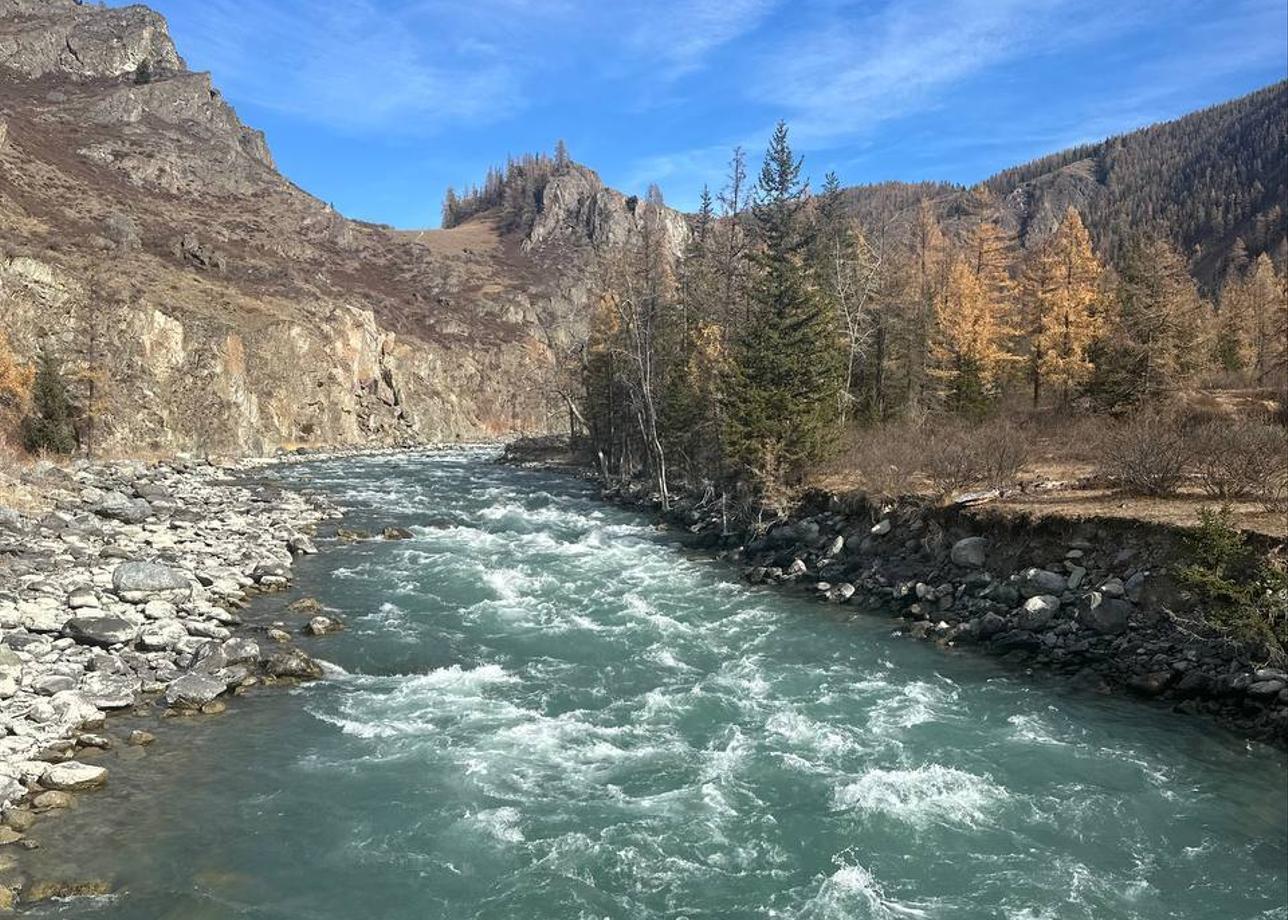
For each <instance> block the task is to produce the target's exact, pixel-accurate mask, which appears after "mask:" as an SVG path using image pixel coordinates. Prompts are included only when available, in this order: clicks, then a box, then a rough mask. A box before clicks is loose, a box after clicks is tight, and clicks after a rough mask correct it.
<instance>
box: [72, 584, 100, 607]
mask: <svg viewBox="0 0 1288 920" xmlns="http://www.w3.org/2000/svg"><path fill="white" fill-rule="evenodd" d="M67 606H68V607H70V608H71V609H72V610H83V609H85V608H93V609H98V608H100V607H102V606H103V605H102V603H101V602H100V601H99V599H98V595H97V594H95V593H94V589H93V588H90V587H80V588H73V589H72V591H71V592H69V593H68V595H67Z"/></svg>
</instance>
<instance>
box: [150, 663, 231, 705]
mask: <svg viewBox="0 0 1288 920" xmlns="http://www.w3.org/2000/svg"><path fill="white" fill-rule="evenodd" d="M227 689H228V687H227V685H226V684H225V683H224V682H223V681H222V680H220V679H219V678H217V677H214V676H212V675H210V674H201V673H197V672H189V673H187V674H184V675H182V676H181V677H178V678H175V679H174V680H172V681H170V686H168V687H166V688H165V701H166V703H168V704H169V705H170V706H173V707H174V708H176V709H200V708H201V707H202V706H204V705H206V704H207V703H209V702H210V701H211V700H213V699H214V698H215V697H217V696H219V694H221V693H223V692H224V691H225V690H227Z"/></svg>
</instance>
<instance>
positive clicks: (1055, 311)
mask: <svg viewBox="0 0 1288 920" xmlns="http://www.w3.org/2000/svg"><path fill="white" fill-rule="evenodd" d="M1102 271H1103V268H1102V266H1101V264H1100V261H1099V260H1098V259H1097V258H1096V255H1095V253H1094V252H1093V251H1092V248H1091V236H1090V235H1089V234H1088V233H1087V228H1086V227H1085V226H1084V225H1083V223H1082V217H1081V216H1080V215H1079V214H1078V212H1077V210H1076V209H1074V208H1072V207H1071V208H1069V209H1068V211H1066V212H1065V215H1064V219H1063V220H1062V221H1061V222H1060V226H1059V227H1058V228H1057V229H1056V232H1055V233H1054V234H1052V235H1051V236H1050V237H1049V238H1048V239H1047V240H1046V241H1045V242H1043V243H1042V245H1040V246H1039V247H1038V248H1037V249H1036V250H1034V251H1033V252H1032V254H1031V255H1030V256H1029V259H1028V261H1027V264H1026V265H1025V267H1024V275H1023V279H1022V284H1021V300H1022V305H1023V318H1024V327H1025V328H1024V334H1025V335H1026V337H1027V340H1028V346H1029V349H1028V352H1029V353H1028V355H1027V363H1028V374H1029V380H1030V383H1031V384H1032V388H1033V404H1034V405H1035V406H1036V405H1038V404H1039V403H1040V402H1041V399H1042V394H1043V391H1044V390H1045V389H1046V388H1048V387H1049V388H1051V389H1054V390H1055V391H1056V392H1057V393H1059V395H1060V399H1061V400H1062V401H1063V402H1068V401H1069V400H1070V399H1071V398H1072V397H1073V395H1074V393H1076V392H1077V390H1078V388H1079V387H1081V386H1082V384H1084V383H1085V382H1086V381H1087V380H1089V379H1090V377H1091V374H1092V371H1093V365H1092V362H1091V360H1090V357H1089V352H1090V349H1091V346H1092V343H1093V342H1094V341H1095V340H1096V337H1097V335H1098V334H1099V331H1100V328H1101V322H1100V315H1099V313H1098V312H1097V309H1096V307H1097V300H1098V293H1099V281H1100V275H1101V272H1102Z"/></svg>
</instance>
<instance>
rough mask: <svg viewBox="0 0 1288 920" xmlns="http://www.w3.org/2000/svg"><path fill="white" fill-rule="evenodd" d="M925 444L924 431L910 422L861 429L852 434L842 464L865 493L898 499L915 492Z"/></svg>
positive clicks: (844, 470) (840, 461) (845, 471)
mask: <svg viewBox="0 0 1288 920" xmlns="http://www.w3.org/2000/svg"><path fill="white" fill-rule="evenodd" d="M923 444H924V439H923V435H922V433H921V432H920V431H919V430H917V429H916V428H914V427H912V426H909V425H887V426H884V427H882V428H871V429H861V430H859V431H856V432H854V433H853V434H852V435H851V440H850V445H849V447H848V448H847V449H846V450H845V452H844V454H842V456H841V457H840V458H839V465H840V467H841V469H842V471H843V472H844V473H846V474H849V475H853V476H854V477H855V478H857V479H858V482H859V485H860V486H861V487H862V489H863V490H864V491H865V492H867V493H869V494H871V495H877V496H881V497H885V498H898V497H899V496H901V495H907V494H909V493H911V492H913V491H915V487H916V483H917V468H918V467H919V466H920V465H921V455H922V451H923Z"/></svg>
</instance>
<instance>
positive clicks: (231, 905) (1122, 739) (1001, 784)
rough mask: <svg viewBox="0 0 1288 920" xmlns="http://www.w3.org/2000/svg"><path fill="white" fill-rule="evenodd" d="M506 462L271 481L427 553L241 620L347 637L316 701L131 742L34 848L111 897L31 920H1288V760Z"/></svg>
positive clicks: (308, 471)
mask: <svg viewBox="0 0 1288 920" xmlns="http://www.w3.org/2000/svg"><path fill="white" fill-rule="evenodd" d="M490 459H491V455H490V454H488V453H487V452H480V451H471V450H461V451H455V452H445V453H436V454H431V455H424V456H407V455H402V456H395V457H383V458H367V459H348V460H337V461H320V462H312V463H308V464H302V465H299V466H296V467H291V468H286V469H284V470H282V471H278V472H275V473H274V475H278V476H281V477H282V478H284V479H285V480H287V481H288V482H289V483H294V484H297V485H300V486H306V487H309V488H313V489H318V490H321V491H324V492H326V493H328V494H329V495H331V496H332V497H333V498H334V499H335V500H336V501H338V502H339V503H341V504H342V505H343V506H345V507H346V508H347V509H349V511H350V514H349V520H348V521H347V522H346V523H347V524H348V526H351V527H369V528H373V529H379V528H381V527H384V526H387V525H399V526H405V527H408V528H410V529H411V530H412V531H413V532H414V534H415V537H414V538H413V539H411V540H406V541H391V542H385V541H367V542H360V543H354V544H349V545H339V546H334V547H328V548H326V549H324V552H323V553H322V554H321V555H319V556H316V557H310V558H307V559H304V560H302V561H301V563H300V564H299V566H298V567H297V568H298V575H297V579H298V580H297V584H296V586H295V588H294V590H293V591H292V593H291V594H290V595H289V596H286V597H283V598H279V599H277V600H276V601H274V602H257V603H256V605H255V608H256V609H255V610H254V611H252V614H251V617H252V619H259V620H263V619H265V618H267V619H272V618H275V617H285V616H286V614H285V613H284V612H283V611H282V609H281V605H283V604H285V603H286V602H287V601H289V600H290V599H292V598H294V597H298V596H300V595H303V594H309V595H313V596H316V597H318V598H319V599H320V600H321V601H322V602H323V603H324V604H325V605H326V606H327V607H328V608H330V609H331V610H332V611H333V612H334V614H335V615H338V616H339V617H340V618H341V619H343V620H344V621H345V622H346V623H347V624H348V629H347V631H345V632H344V633H342V634H340V635H337V636H333V637H328V638H325V639H319V640H311V641H310V643H309V644H308V645H307V646H306V647H307V648H308V650H309V651H310V653H312V654H315V655H317V656H319V657H321V658H323V659H325V660H326V661H327V662H329V663H330V664H331V665H332V668H331V670H332V675H331V679H329V680H327V681H323V682H320V683H317V684H313V685H309V686H305V687H302V688H300V689H298V690H294V691H289V692H282V691H266V692H259V693H256V694H254V695H252V696H251V697H249V698H242V699H237V700H234V701H233V702H232V703H231V705H230V711H229V712H228V713H226V714H224V715H222V716H215V717H203V718H199V719H168V720H163V721H162V723H161V725H160V727H153V726H151V725H149V726H145V727H149V729H150V730H153V731H155V732H156V733H157V734H158V736H159V737H158V741H157V742H156V744H154V745H153V746H151V747H150V748H148V749H146V750H145V751H144V750H140V749H137V748H127V747H125V746H118V747H117V748H116V749H115V750H114V751H113V752H112V753H111V754H110V755H109V756H108V757H107V758H106V759H105V760H104V761H103V762H104V763H105V764H106V765H107V766H108V767H109V770H110V771H111V779H110V782H109V785H108V788H107V789H106V790H104V791H103V792H101V793H96V794H93V795H89V796H84V797H82V798H81V799H80V801H79V804H78V807H76V808H74V809H71V810H69V812H68V813H67V814H66V815H64V816H61V817H59V818H57V819H50V820H46V821H44V822H42V823H41V824H39V825H38V826H37V828H36V829H34V830H33V832H32V836H33V837H34V838H35V839H37V840H39V841H40V842H41V843H42V844H43V848H42V850H40V851H37V854H38V855H39V854H48V855H44V856H40V858H41V859H43V860H45V865H44V866H43V871H44V872H45V873H46V874H52V875H58V874H59V873H60V872H61V873H62V874H63V875H67V876H71V875H75V876H76V877H84V876H89V875H102V876H104V877H108V878H111V879H112V880H113V881H114V882H115V883H116V885H117V886H118V892H117V893H116V894H114V895H112V896H110V897H108V898H103V899H84V900H75V901H69V902H65V903H62V904H54V905H50V906H46V907H43V908H41V909H39V910H38V911H36V912H35V914H34V915H35V916H42V917H43V916H51V917H52V916H57V917H71V916H75V917H89V918H101V920H119V918H131V920H135V918H138V920H144V918H146V920H156V918H160V920H179V918H183V920H205V918H225V917H229V918H260V920H288V918H290V920H295V918H310V920H312V918H317V920H353V918H368V917H369V918H390V920H402V918H406V920H426V918H443V920H468V918H480V920H509V918H514V920H547V918H548V920H601V918H612V920H652V918H659V920H660V918H668V920H680V918H689V920H697V918H712V920H717V918H718V920H726V918H727V920H740V918H800V920H824V918H836V920H840V918H952V920H973V918H999V920H1002V918H1004V920H1066V918H1070V920H1083V918H1085V920H1110V918H1132V920H1136V918H1142V920H1153V918H1212V920H1235V918H1249V920H1251V918H1274V920H1288V760H1286V759H1285V755H1284V754H1283V752H1280V751H1276V750H1272V749H1269V748H1266V747H1264V746H1261V745H1256V744H1249V743H1247V742H1244V741H1242V740H1240V739H1237V738H1235V737H1232V736H1230V735H1228V734H1225V733H1224V732H1222V731H1220V730H1219V729H1217V728H1216V727H1215V726H1213V725H1211V724H1209V723H1206V722H1203V721H1200V720H1196V719H1187V718H1184V717H1181V716H1175V715H1172V714H1170V713H1168V712H1167V711H1165V710H1163V709H1159V708H1154V707H1152V706H1149V705H1144V704H1140V703H1135V702H1132V701H1130V700H1123V699H1113V698H1101V697H1097V696H1093V695H1085V694H1078V693H1074V692H1073V691H1070V690H1067V689H1064V688H1062V687H1061V686H1058V685H1055V684H1051V683H1044V682H1042V681H1033V680H1026V679H1024V678H1023V677H1022V676H1019V675H1016V674H1015V673H1013V672H1009V671H1007V670H1005V669H1003V668H1002V667H1000V666H999V665H998V664H997V663H995V662H991V661H988V660H984V659H981V658H978V657H975V656H973V655H971V654H953V653H945V652H943V651H940V650H937V649H934V648H932V647H930V646H927V645H925V644H921V643H915V642H911V641H907V640H903V639H899V638H895V637H893V636H892V635H891V624H890V621H889V620H884V619H882V618H880V617H876V616H871V615H859V614H854V613H852V612H848V611H845V610H844V609H842V608H835V607H827V606H824V605H820V604H816V603H813V602H811V601H809V600H806V599H803V598H797V597H792V596H789V595H784V594H782V593H779V592H775V591H773V590H771V589H760V588H752V587H748V586H745V585H743V584H741V583H740V582H739V579H738V572H737V570H736V569H734V568H731V567H730V566H728V565H725V564H722V563H718V562H714V561H710V560H707V559H704V558H701V557H698V556H695V555H693V554H690V553H687V552H686V551H685V550H684V549H683V548H681V546H680V545H679V544H677V542H676V541H675V539H674V537H673V536H671V535H668V534H666V533H664V532H660V531H658V530H656V529H655V528H653V527H652V526H651V525H650V522H649V521H648V520H646V519H644V518H642V517H641V516H639V515H638V514H635V513H632V512H629V511H625V510H621V509H617V508H613V507H609V506H606V505H604V504H601V503H599V502H598V501H597V500H596V499H595V496H594V493H593V491H592V490H591V489H590V488H589V487H587V486H585V485H583V484H580V483H578V482H576V481H573V480H571V479H567V478H564V477H560V476H556V475H553V474H544V473H535V472H528V471H519V470H514V469H509V468H505V467H500V466H496V465H494V464H492V463H491V462H490ZM298 619H299V618H298V617H296V618H295V620H296V621H298ZM298 625H299V623H298V622H295V626H296V628H298Z"/></svg>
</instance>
